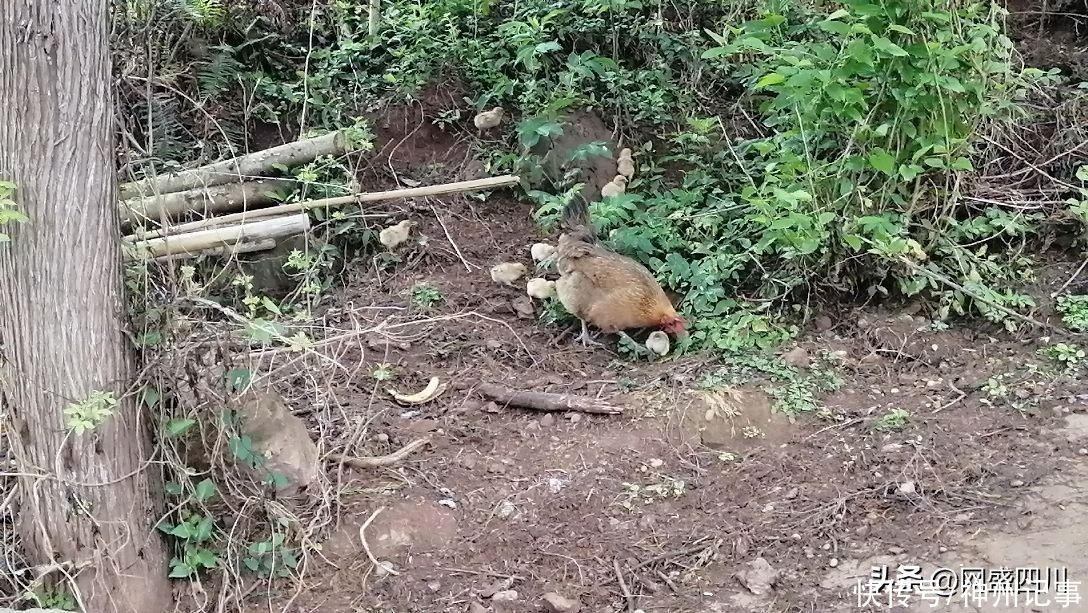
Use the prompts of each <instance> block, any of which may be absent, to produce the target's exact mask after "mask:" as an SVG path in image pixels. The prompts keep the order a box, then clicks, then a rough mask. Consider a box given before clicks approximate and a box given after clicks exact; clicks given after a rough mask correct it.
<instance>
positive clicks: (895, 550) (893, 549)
mask: <svg viewBox="0 0 1088 613" xmlns="http://www.w3.org/2000/svg"><path fill="white" fill-rule="evenodd" d="M904 551H906V550H905V549H903V548H902V547H888V553H890V554H892V555H893V556H897V555H899V554H901V553H903V552H904Z"/></svg>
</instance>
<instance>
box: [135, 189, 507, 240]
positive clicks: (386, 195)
mask: <svg viewBox="0 0 1088 613" xmlns="http://www.w3.org/2000/svg"><path fill="white" fill-rule="evenodd" d="M519 180H520V179H518V177H517V176H515V175H503V176H500V177H487V178H484V179H472V180H470V181H457V182H455V183H442V184H439V185H428V186H426V187H409V188H404V189H394V190H389V191H384V192H371V193H367V194H355V195H353V196H340V197H337V198H323V199H321V200H308V201H306V202H295V203H292V204H281V205H279V206H272V207H268V208H264V209H255V210H252V211H244V212H241V213H232V214H230V215H222V216H220V217H211V218H208V219H202V220H200V221H193V222H189V223H185V224H181V225H178V226H173V227H170V228H161V229H159V230H153V231H151V232H148V233H146V234H143V235H142V236H141V237H140V238H145V239H151V238H156V237H160V236H166V235H168V234H171V233H175V232H191V231H193V230H200V229H202V228H207V227H209V226H217V225H221V224H228V223H237V222H241V221H246V220H252V219H260V218H263V217H270V216H275V215H284V214H287V213H298V212H302V211H308V210H310V209H318V208H325V207H330V206H339V205H342V204H353V203H356V202H360V203H361V202H379V201H382V200H396V199H398V198H418V197H423V196H441V195H444V194H455V193H460V192H471V191H476V190H482V189H492V188H497V187H509V186H511V185H516V184H517V183H518V181H519ZM125 240H126V241H130V242H132V241H136V240H138V239H137V237H135V236H133V235H129V236H126V237H125Z"/></svg>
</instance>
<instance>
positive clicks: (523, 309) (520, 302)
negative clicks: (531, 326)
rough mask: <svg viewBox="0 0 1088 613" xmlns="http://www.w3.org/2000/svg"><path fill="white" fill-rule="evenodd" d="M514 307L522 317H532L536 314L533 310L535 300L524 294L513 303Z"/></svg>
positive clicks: (516, 312) (516, 313)
mask: <svg viewBox="0 0 1088 613" xmlns="http://www.w3.org/2000/svg"><path fill="white" fill-rule="evenodd" d="M512 305H513V307H514V314H515V315H517V316H518V317H520V318H522V319H532V318H533V316H534V315H535V314H536V311H534V310H533V300H532V298H529V297H528V296H522V297H520V298H518V299H516V300H514V302H513V303H512Z"/></svg>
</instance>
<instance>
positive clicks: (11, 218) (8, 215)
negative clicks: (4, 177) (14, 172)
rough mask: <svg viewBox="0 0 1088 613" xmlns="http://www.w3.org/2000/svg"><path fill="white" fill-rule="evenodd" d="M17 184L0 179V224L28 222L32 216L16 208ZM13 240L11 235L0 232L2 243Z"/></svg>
mask: <svg viewBox="0 0 1088 613" xmlns="http://www.w3.org/2000/svg"><path fill="white" fill-rule="evenodd" d="M14 194H15V184H14V183H12V182H10V181H0V226H3V225H4V224H8V223H26V222H28V221H30V218H29V217H27V216H26V215H24V214H23V213H22V212H20V211H19V209H18V208H16V205H15V200H14V199H13V196H14ZM10 241H11V237H10V236H9V235H7V234H6V233H4V232H0V243H7V242H10Z"/></svg>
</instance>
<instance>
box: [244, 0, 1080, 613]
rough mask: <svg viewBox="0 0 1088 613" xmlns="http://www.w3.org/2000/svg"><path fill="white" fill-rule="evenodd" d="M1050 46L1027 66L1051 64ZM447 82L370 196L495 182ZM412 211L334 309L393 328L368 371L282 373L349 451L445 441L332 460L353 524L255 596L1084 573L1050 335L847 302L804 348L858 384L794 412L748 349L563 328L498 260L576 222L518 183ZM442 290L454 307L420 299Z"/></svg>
mask: <svg viewBox="0 0 1088 613" xmlns="http://www.w3.org/2000/svg"><path fill="white" fill-rule="evenodd" d="M1013 8H1014V9H1015V8H1016V7H1013ZM1021 8H1023V7H1021ZM1025 10H1026V9H1025ZM1023 14H1025V15H1026V14H1027V13H1023ZM1021 17H1023V15H1021ZM1013 18H1014V19H1015V18H1017V14H1015V11H1014V15H1013ZM1063 23H1064V22H1063ZM1073 34H1076V32H1073ZM1070 36H1073V35H1072V34H1071V35H1070ZM1077 40H1080V41H1081V42H1083V38H1080V39H1077V38H1076V37H1075V36H1074V37H1073V38H1070V37H1069V36H1064V37H1063V38H1061V39H1060V40H1059V39H1055V40H1054V41H1053V42H1054V43H1055V44H1059V45H1070V44H1073V43H1075V42H1076V41H1077ZM1070 41H1073V42H1072V43H1071V42H1070ZM1086 47H1088V45H1083V44H1081V52H1083V49H1084V48H1086ZM1035 49H1036V47H1031V49H1029V52H1028V53H1027V55H1028V56H1029V60H1034V61H1036V62H1037V63H1041V64H1045V62H1046V57H1048V56H1047V55H1046V54H1047V52H1045V51H1040V52H1039V53H1042V54H1043V56H1040V57H1035V56H1032V53H1035ZM1054 53H1058V52H1057V51H1055V52H1054ZM1061 53H1065V52H1064V51H1063V52H1061ZM1062 57H1066V58H1067V59H1069V61H1079V60H1077V58H1078V57H1079V56H1071V55H1068V54H1066V55H1063V56H1062ZM1074 68H1075V67H1074ZM440 98H441V99H444V98H450V99H455V98H456V96H454V95H453V94H449V93H448V92H447V93H444V94H443V95H441V96H438V95H436V96H435V100H432V101H430V102H428V101H426V100H425V101H424V102H423V104H422V105H419V106H411V107H407V108H399V109H398V108H395V109H387V110H385V111H383V112H382V113H380V114H379V115H378V116H377V117H378V120H377V121H376V124H375V128H376V133H377V135H378V139H379V142H378V148H377V149H378V150H377V152H376V154H375V155H373V156H371V158H370V162H369V163H368V164H367V165H366V166H365V167H364V168H362V169H361V170H360V180H361V181H362V182H363V183H364V184H365V185H366V187H368V188H391V187H396V186H398V185H403V182H404V180H405V179H407V180H411V181H424V182H433V181H438V180H456V179H460V178H468V177H473V176H480V175H485V174H487V173H486V172H485V171H484V169H483V167H482V164H481V163H479V162H477V161H475V160H474V159H473V156H472V155H471V151H470V149H469V146H468V139H467V137H466V136H464V135H459V134H457V133H455V132H453V133H451V132H445V131H443V130H441V129H439V128H438V127H436V126H435V125H433V124H432V123H431V121H430V119H431V117H430V116H429V112H430V111H429V109H428V107H429V105H431V104H433V105H434V106H435V108H438V107H440V106H441V105H442V101H441V100H439V99H440ZM581 136H582V137H585V138H592V137H600V136H605V137H608V136H610V135H601V134H597V133H594V130H593V129H589V130H582V132H581ZM596 174H598V175H601V176H610V174H609V172H597V173H596ZM398 181H399V183H398ZM390 212H391V213H392V214H393V221H397V220H399V219H407V218H410V219H413V220H415V221H416V222H417V223H418V226H417V227H416V230H415V232H416V233H415V234H414V237H413V240H412V241H410V243H409V244H408V246H406V247H402V248H401V249H399V250H398V251H397V258H398V259H399V261H397V262H395V263H393V264H390V263H389V261H388V256H375V257H373V258H372V259H366V258H364V259H361V260H357V261H354V262H353V263H352V264H351V266H350V270H349V274H348V279H347V282H346V286H345V287H344V288H342V289H341V290H338V292H337V294H336V296H335V299H334V300H333V301H332V303H330V304H326V305H324V306H323V307H322V308H321V310H320V311H319V312H318V313H317V315H319V316H320V317H322V318H323V321H324V323H325V325H327V326H329V327H348V328H353V329H362V328H373V329H375V331H374V332H372V333H370V334H368V335H367V336H366V337H365V339H364V342H362V343H354V344H352V345H349V346H345V348H344V349H343V351H341V352H340V353H339V354H338V356H337V360H338V362H339V363H340V364H342V365H346V368H345V370H346V371H350V372H351V373H353V374H352V375H351V376H347V375H344V376H338V377H334V379H336V381H337V383H336V386H335V387H334V389H331V390H328V394H327V396H326V397H323V398H320V399H316V400H315V399H312V398H302V397H298V396H297V395H296V396H295V397H292V391H291V390H290V389H283V390H280V391H281V392H282V393H283V394H284V395H285V396H286V397H288V398H290V399H291V400H292V402H294V403H295V404H296V406H299V405H305V407H306V408H305V410H302V411H299V412H300V413H303V414H304V415H305V419H306V420H307V423H308V425H309V426H310V427H311V430H312V432H314V433H320V436H321V444H322V447H323V448H324V449H325V450H326V451H338V452H343V453H346V454H348V455H357V456H364V455H381V454H384V453H389V452H391V451H394V450H396V449H398V448H400V447H402V446H404V445H405V444H407V443H408V442H409V441H412V440H415V439H417V438H420V437H428V438H429V440H430V444H429V445H428V446H426V447H425V448H423V449H422V450H420V451H417V452H416V453H413V454H412V455H410V456H409V457H408V458H407V459H405V460H403V461H401V462H399V463H397V464H395V465H393V466H389V467H385V468H380V469H373V470H366V471H362V470H355V469H350V468H343V469H338V468H337V467H336V465H331V466H332V467H331V468H330V471H329V475H328V476H329V479H330V481H331V482H332V483H333V487H332V489H333V491H335V493H336V494H335V495H336V505H334V506H335V508H336V510H337V514H336V517H335V518H333V519H334V520H335V521H333V522H331V523H330V524H329V526H328V529H327V530H326V531H325V534H324V538H322V539H320V540H319V543H318V545H319V546H320V555H314V556H311V557H310V559H309V561H308V567H307V568H306V572H305V575H304V579H303V581H301V582H300V583H298V584H292V583H291V582H290V581H286V582H280V583H278V584H277V585H276V588H275V589H274V591H271V592H266V591H264V589H263V588H262V589H261V590H257V591H255V592H253V593H251V594H250V595H249V597H248V599H247V605H246V610H266V609H267V610H269V611H290V612H300V613H301V612H304V611H305V612H311V611H357V612H364V611H365V612H371V611H374V612H376V611H405V612H408V611H411V612H418V613H432V612H434V613H437V612H461V611H469V612H473V613H481V612H485V611H494V612H495V613H514V612H530V611H533V612H535V611H576V610H580V611H584V612H593V613H598V612H599V613H605V612H618V611H630V612H634V611H643V612H647V613H649V612H651V611H652V612H662V613H664V612H668V613H682V612H691V613H696V612H699V613H702V612H716V613H741V612H745V613H747V612H764V611H766V612H772V611H773V612H802V611H808V612H826V611H858V610H892V611H922V610H946V611H981V610H991V609H992V607H991V608H985V607H974V608H972V606H969V605H950V604H945V605H942V606H941V607H939V608H930V607H929V606H928V605H922V604H919V602H918V601H917V600H913V601H911V603H910V604H908V605H907V606H899V607H893V608H890V607H888V606H887V605H885V606H883V607H878V606H874V605H868V606H859V604H858V596H857V594H856V593H855V590H856V588H857V585H858V583H859V581H865V580H866V579H867V577H868V576H869V573H870V570H871V569H872V568H873V567H874V566H876V567H880V566H882V565H884V566H887V567H889V568H890V569H891V571H892V573H893V576H894V573H895V569H896V567H897V566H899V565H919V566H923V567H925V568H926V569H933V568H936V567H945V568H953V569H959V568H961V567H978V568H995V567H997V566H999V565H1005V566H1007V567H1010V568H1016V567H1035V568H1038V569H1041V570H1042V572H1043V573H1044V574H1045V573H1046V572H1047V569H1056V568H1064V569H1067V572H1068V573H1069V579H1070V580H1072V581H1082V580H1085V579H1088V547H1085V544H1086V543H1088V528H1086V527H1085V525H1084V523H1083V521H1081V518H1082V517H1083V516H1084V512H1085V511H1086V510H1088V471H1086V468H1085V466H1086V464H1085V462H1086V460H1088V394H1086V393H1085V392H1086V391H1088V390H1086V389H1085V388H1084V387H1083V384H1082V383H1080V382H1078V381H1077V380H1076V379H1075V378H1070V377H1062V376H1057V375H1056V374H1055V372H1054V366H1053V363H1052V362H1051V361H1049V360H1048V359H1046V358H1044V357H1041V356H1040V355H1039V354H1038V350H1039V349H1040V348H1041V347H1043V346H1045V345H1046V344H1048V341H1049V339H1046V338H1039V336H1038V333H1034V334H1030V333H1025V334H1023V335H1012V334H1009V333H1006V332H1004V331H1001V330H999V329H996V328H992V327H986V326H984V325H979V324H977V323H976V324H972V325H959V324H953V325H951V326H949V327H943V326H940V325H935V324H934V322H933V321H931V320H929V319H927V318H926V317H925V316H924V315H923V314H922V312H921V311H920V310H919V309H918V308H917V307H916V306H913V305H905V306H900V307H897V308H894V309H891V308H888V309H882V308H876V307H868V306H864V305H862V306H851V307H843V309H842V310H841V311H839V312H828V313H826V314H825V315H824V316H821V317H818V318H816V319H815V320H814V321H813V322H812V323H811V327H810V329H809V330H807V331H806V332H805V333H804V335H803V336H802V337H801V339H800V340H799V341H798V342H797V343H796V344H795V345H793V346H791V347H787V348H784V349H783V351H782V353H784V354H785V353H788V354H789V361H790V362H791V363H793V364H796V365H798V367H799V368H798V371H799V372H800V373H801V374H802V375H805V374H815V375H819V376H824V377H828V376H832V375H833V376H834V377H837V378H838V379H839V384H838V385H837V388H836V389H835V391H833V392H830V393H827V394H823V395H822V397H821V398H820V403H821V406H822V408H821V409H820V410H818V411H815V412H811V413H806V414H804V415H802V416H799V417H796V418H789V417H787V416H785V415H784V414H782V413H781V412H777V411H775V410H774V409H773V408H772V407H773V405H774V403H775V400H776V398H778V399H781V398H782V396H781V394H782V392H781V390H782V385H783V384H782V382H772V381H767V380H761V379H759V378H751V377H742V376H738V372H739V371H738V369H737V368H736V367H735V366H736V365H733V364H730V363H729V362H726V361H720V360H711V359H709V358H706V357H699V356H695V357H690V356H689V357H680V358H675V359H674V358H666V359H664V360H662V361H659V362H657V363H648V362H646V361H640V362H634V361H631V360H630V359H629V358H626V357H621V356H619V355H617V354H616V353H615V352H613V351H611V350H610V349H604V348H589V349H584V348H582V347H581V346H580V345H576V344H574V343H573V342H572V339H571V337H570V336H567V337H565V338H557V337H558V336H559V332H560V330H558V329H556V328H554V327H548V326H545V325H543V324H542V323H540V322H539V321H538V319H537V316H538V315H539V312H540V307H539V306H535V307H534V306H532V305H531V304H529V303H528V302H527V300H526V299H525V297H524V291H523V288H522V287H521V286H518V287H503V286H499V285H497V284H495V283H494V282H493V281H492V280H491V279H490V277H489V273H488V269H489V268H490V267H491V266H492V265H494V264H497V263H500V262H503V261H520V262H523V263H525V264H527V265H529V266H530V268H531V266H532V262H531V260H530V259H529V246H530V245H531V244H532V243H534V242H536V241H548V242H553V241H554V240H555V237H554V236H546V235H544V234H542V233H541V231H540V230H539V228H538V227H537V226H536V224H535V223H534V222H533V220H532V218H531V213H532V211H531V210H530V208H529V206H528V205H527V204H524V203H520V202H517V201H515V200H514V199H513V198H512V196H511V195H510V194H509V193H505V192H502V191H499V192H495V193H494V194H492V195H491V196H490V197H489V198H487V199H486V200H482V201H481V200H479V199H475V198H472V197H455V198H442V199H437V200H436V199H431V200H419V201H414V202H408V203H405V204H403V205H401V207H400V208H396V207H395V208H393V209H392V210H391V211H390ZM1079 264H1080V262H1079V261H1068V260H1064V259H1062V258H1060V257H1057V256H1055V257H1053V258H1050V259H1048V260H1047V261H1046V263H1045V265H1043V266H1041V267H1040V269H1039V271H1038V280H1037V282H1036V285H1035V286H1034V287H1032V288H1030V291H1031V293H1032V294H1033V295H1035V296H1036V297H1037V299H1038V301H1039V303H1040V304H1049V303H1050V302H1051V299H1050V298H1049V293H1050V292H1051V291H1052V290H1053V289H1055V288H1056V287H1058V286H1060V285H1062V284H1063V283H1065V281H1066V280H1067V279H1069V278H1070V277H1071V276H1072V275H1073V273H1074V271H1075V270H1076V269H1077V267H1078V266H1079ZM419 283H427V284H429V285H431V286H433V287H434V288H435V289H436V290H437V292H438V293H439V294H440V295H441V300H440V301H438V302H437V303H435V304H434V305H432V306H430V307H426V308H425V307H422V306H420V305H419V304H418V302H415V301H413V300H412V296H411V294H412V288H413V287H415V286H416V285H417V284H419ZM1048 315H1049V317H1050V319H1053V314H1052V313H1047V312H1043V313H1041V314H1037V316H1038V317H1040V318H1044V319H1046V318H1047V316H1048ZM608 340H611V339H608ZM614 346H615V345H614V342H613V343H610V347H614ZM385 365H388V366H385ZM378 370H380V371H388V372H390V373H391V374H392V378H391V379H390V380H388V381H377V380H376V379H375V378H374V377H373V376H372V373H374V372H375V371H378ZM432 376H435V377H439V378H440V380H442V381H443V382H447V383H448V384H449V388H448V389H447V390H446V391H445V393H443V394H442V395H441V396H440V397H439V398H438V399H437V400H435V401H433V402H430V403H427V404H424V405H420V406H418V407H410V408H406V407H403V406H400V405H398V404H396V403H395V402H393V401H392V399H391V398H390V396H389V395H388V394H387V393H385V390H386V388H389V387H394V388H396V389H398V390H400V391H414V390H418V389H422V388H423V386H424V384H425V383H426V382H427V380H428V379H429V378H430V377H432ZM483 383H498V384H501V385H504V386H508V387H512V388H517V389H526V390H538V391H553V392H562V391H566V392H572V393H577V394H581V395H585V396H589V397H593V398H598V399H606V400H608V401H610V402H613V403H615V404H617V405H620V406H623V407H624V408H625V412H624V413H623V414H621V415H590V414H583V413H579V412H569V413H541V412H533V411H528V410H524V409H518V408H512V407H505V406H501V405H500V404H497V403H494V402H490V401H488V400H487V399H486V398H484V397H482V396H481V395H480V394H479V393H477V391H476V387H477V386H478V385H480V384H483ZM301 387H302V386H300V389H301ZM775 390H779V391H777V392H776V391H775ZM776 393H777V394H778V396H777V397H776V396H775V394H776ZM787 399H788V398H787ZM897 415H900V416H909V417H908V418H907V419H905V421H904V422H903V423H902V424H901V426H902V427H901V428H899V429H894V428H893V429H887V428H883V426H885V425H887V424H889V423H893V422H894V421H895V420H894V418H895V416H897ZM361 534H362V535H363V536H364V537H365V541H366V542H365V546H364V543H363V541H362V540H361V538H360V535H361ZM367 548H368V549H369V555H368V552H367V551H366V549H367ZM371 555H372V556H373V557H374V558H375V559H377V560H380V561H382V562H383V563H388V564H389V566H390V567H391V568H392V569H393V572H392V573H390V572H387V571H385V569H379V568H377V567H376V566H375V565H374V564H373V563H372V562H371V559H370V556H371ZM394 573H395V574H394ZM549 593H552V594H553V596H551V597H550V598H551V600H550V601H546V600H545V595H546V594H549ZM554 595H558V596H560V597H561V598H559V599H556V598H555V596H554ZM1052 596H1053V595H1052ZM1021 602H1022V601H1021ZM996 610H1015V611H1043V610H1045V611H1052V610H1053V611H1056V610H1068V611H1086V610H1088V604H1084V603H1079V604H1071V605H1070V606H1068V607H1065V608H1062V607H1058V606H1051V607H1035V608H1032V607H1031V606H1020V607H1013V608H1005V609H996Z"/></svg>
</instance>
